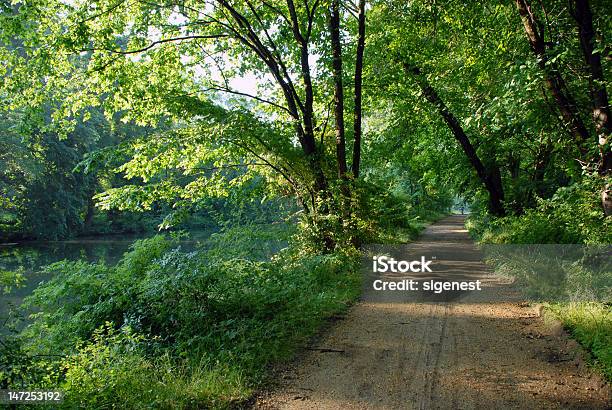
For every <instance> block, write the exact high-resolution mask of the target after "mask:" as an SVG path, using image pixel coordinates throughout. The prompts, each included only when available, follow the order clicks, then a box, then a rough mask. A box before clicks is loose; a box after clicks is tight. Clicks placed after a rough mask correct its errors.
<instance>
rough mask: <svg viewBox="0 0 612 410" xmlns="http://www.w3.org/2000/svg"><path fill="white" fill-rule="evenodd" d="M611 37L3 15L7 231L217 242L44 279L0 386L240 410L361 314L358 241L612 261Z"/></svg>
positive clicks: (514, 5) (437, 11)
mask: <svg viewBox="0 0 612 410" xmlns="http://www.w3.org/2000/svg"><path fill="white" fill-rule="evenodd" d="M610 24H612V22H611V19H610V18H609V10H608V8H607V4H606V2H604V1H585V0H572V1H569V2H568V1H565V0H547V1H538V2H531V1H527V0H516V1H514V2H500V1H497V0H486V1H481V2H465V1H458V0H444V1H440V0H436V1H432V0H415V1H410V2H407V1H399V0H375V1H365V0H355V1H344V0H343V1H341V0H305V1H300V2H295V1H293V0H267V1H256V0H236V1H233V0H206V1H195V0H180V1H158V2H150V1H122V0H96V1H80V0H77V1H70V2H63V1H58V0H22V1H17V2H9V1H6V0H0V26H1V27H2V29H1V31H0V43H1V45H2V47H0V58H1V59H2V61H3V64H2V65H1V67H0V78H1V79H2V82H1V83H0V96H1V97H2V114H1V117H0V118H1V120H0V132H1V138H2V139H1V140H0V144H1V148H2V151H1V153H0V161H2V165H3V166H2V170H1V175H0V190H1V192H2V202H0V212H1V213H0V218H1V219H0V224H1V225H0V227H1V229H2V235H3V238H6V237H11V236H12V237H40V238H61V237H67V236H70V235H77V234H81V233H87V232H103V231H105V229H106V231H109V230H110V231H126V230H129V229H134V227H135V226H147V227H151V226H153V225H155V226H158V227H160V228H163V229H169V228H173V227H181V224H190V223H191V224H197V223H196V222H194V221H200V222H202V221H204V222H203V223H204V224H207V223H210V222H211V221H213V222H214V225H215V226H216V227H217V228H220V227H222V229H221V232H220V233H218V234H216V235H213V236H212V237H211V238H210V240H209V241H208V242H207V243H206V245H205V249H200V250H197V251H194V252H186V251H183V250H181V248H180V247H179V245H178V244H177V243H176V242H175V241H174V239H168V238H165V239H164V238H162V237H154V238H150V239H146V240H143V241H140V242H137V243H136V244H135V245H134V246H133V248H132V250H131V251H130V252H128V253H126V254H125V255H124V257H123V259H122V260H121V261H120V262H119V263H118V264H117V265H116V266H107V265H106V264H104V263H102V262H99V263H93V264H89V263H85V262H83V261H78V262H68V261H67V262H61V263H59V264H55V265H52V266H51V267H49V268H47V271H48V272H50V273H52V274H53V276H54V278H55V279H53V280H51V281H50V282H49V283H47V284H45V285H43V286H42V287H40V288H39V289H37V291H36V292H35V293H34V295H32V297H30V298H29V299H28V300H27V302H26V309H27V308H31V309H37V311H38V313H37V314H36V315H34V316H32V317H30V320H31V323H29V324H27V325H25V324H23V323H21V322H19V319H15V320H16V322H14V328H15V331H16V333H15V334H13V335H11V336H9V337H10V340H8V339H7V340H8V341H10V343H8V342H7V341H5V342H2V344H0V346H2V349H4V350H3V352H4V353H5V355H4V357H5V359H4V361H0V387H6V386H8V385H16V384H20V385H27V386H36V387H49V386H56V387H57V386H59V387H61V388H62V389H64V390H65V391H66V392H67V406H79V405H83V403H82V402H79V400H82V398H83V397H88V398H90V399H91V400H93V399H95V400H96V404H97V405H99V407H102V408H105V407H111V406H113V405H118V404H119V405H127V406H128V407H138V406H145V407H146V406H149V405H150V406H154V407H162V408H163V407H170V406H172V405H174V406H175V407H182V408H190V407H191V408H193V407H201V406H213V407H227V406H230V405H231V404H232V403H235V402H239V401H243V400H245V399H247V398H248V397H249V395H250V394H251V392H252V389H253V388H255V387H257V386H258V385H260V383H261V382H262V380H264V378H265V369H266V368H267V367H268V366H269V365H270V364H271V363H274V362H276V361H278V360H281V359H285V358H287V357H290V354H291V352H292V351H293V350H294V349H295V347H296V346H297V345H299V343H301V342H303V341H304V340H305V339H306V338H307V337H308V336H309V335H312V333H313V332H314V331H315V330H316V329H317V327H318V326H319V325H320V324H321V322H322V321H323V320H324V318H325V317H328V316H330V315H333V314H335V313H337V312H340V311H342V310H343V309H345V308H346V306H347V305H348V304H349V303H351V302H352V301H354V300H355V298H356V296H357V294H358V289H359V279H358V277H357V275H356V268H355V267H356V261H357V259H358V249H359V245H360V244H362V243H364V242H397V241H401V240H409V239H410V238H413V237H414V236H415V235H416V233H417V232H418V229H419V227H420V226H422V223H423V222H424V221H428V220H433V219H435V218H436V217H438V216H439V215H441V214H443V213H445V212H448V211H449V209H450V208H451V205H452V204H453V203H454V202H457V201H460V202H462V203H463V202H466V203H468V204H469V207H470V209H471V210H472V216H471V218H472V220H471V222H470V226H471V227H472V232H473V233H474V234H475V235H477V236H478V238H479V239H480V240H482V241H489V242H496V243H579V244H585V243H604V244H605V243H610V240H611V234H610V232H611V230H610V227H611V224H612V216H611V215H610V214H611V212H612V210H611V207H612V200H611V198H610V186H611V185H610V177H611V171H610V167H611V166H612V164H611V162H612V159H611V158H612V153H611V150H610V130H611V126H610V121H611V120H610V112H609V111H610V109H609V98H608V94H607V85H608V83H607V79H608V78H609V76H610V61H611V60H612V58H611V54H610V47H609V43H608V41H609V37H610V32H611V30H610V28H611V27H610ZM94 205H96V208H95V209H94ZM136 215H145V217H146V218H148V219H146V220H144V221H142V220H139V219H138V218H141V217H142V216H141V217H138V216H136ZM96 218H97V225H96ZM122 218H124V219H123V220H124V222H121V220H122ZM198 218H199V219H198ZM281 220H282V221H283V223H279V221H281ZM257 221H259V222H264V223H266V224H267V225H264V227H263V228H262V227H261V226H259V225H254V224H253V222H257ZM105 226H106V228H104V227H105ZM183 226H184V225H183ZM260 243H261V244H265V246H262V248H265V249H263V250H262V249H256V247H255V245H256V244H260ZM267 245H270V246H269V247H268V246H267ZM281 248H282V250H280V249H281ZM0 273H2V274H3V276H1V277H0V279H1V281H0V284H1V285H6V286H10V285H11V284H12V283H11V277H10V275H8V274H6V273H5V272H2V271H0ZM283 283H285V284H286V283H290V286H289V287H286V286H283V285H282V284H283ZM599 302H601V303H600V304H599V305H598V306H599V308H601V309H600V310H601V311H605V310H606V309H605V304H602V303H605V302H606V301H603V302H602V301H599ZM608 302H609V301H608ZM602 306H604V308H602ZM295 312H299V314H296V313H295ZM26 313H27V310H22V314H26ZM18 323H21V324H18ZM194 323H197V326H195V325H194ZM20 327H24V330H20V331H17V329H19V328H20ZM263 335H266V336H269V338H270V340H271V342H270V343H271V346H272V347H269V348H266V346H264V345H263V344H262V343H263V342H261V340H262V339H263ZM605 337H607V336H605V335H604V336H602V337H599V336H598V338H595V339H594V340H598V341H599V340H605ZM0 341H1V340H0ZM597 343H599V342H597ZM604 350H605V349H604ZM604 356H605V355H604ZM88 369H89V370H88ZM92 369H93V370H92ZM168 374H177V375H178V376H177V377H176V378H173V380H169V379H168ZM102 381H103V382H102ZM150 386H156V387H159V389H157V390H156V389H153V390H151V388H150ZM134 391H139V392H143V395H142V396H137V395H134V394H133V392H134ZM185 391H189V392H190V394H189V395H188V396H185V395H184V392H185ZM137 397H141V399H139V400H141V402H139V403H135V402H134V401H133V400H136V398H137Z"/></svg>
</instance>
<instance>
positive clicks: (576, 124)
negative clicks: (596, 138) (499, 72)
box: [516, 0, 589, 155]
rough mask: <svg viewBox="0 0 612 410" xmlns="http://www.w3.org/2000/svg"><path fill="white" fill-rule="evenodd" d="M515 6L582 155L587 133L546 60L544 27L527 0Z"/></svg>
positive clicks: (555, 69)
mask: <svg viewBox="0 0 612 410" xmlns="http://www.w3.org/2000/svg"><path fill="white" fill-rule="evenodd" d="M516 6H517V9H518V12H519V14H520V16H521V20H522V21H523V26H524V27H525V33H526V34H527V39H528V40H529V45H530V46H531V49H532V50H533V52H534V54H535V55H536V57H537V59H538V65H539V66H540V69H541V70H542V72H543V73H544V80H545V82H546V86H547V87H548V90H549V91H550V93H551V94H552V96H553V98H554V100H555V102H556V104H557V107H558V108H559V112H560V113H561V116H562V117H563V120H564V121H565V123H567V125H568V126H569V128H570V131H571V132H572V135H573V136H574V138H575V140H576V144H577V146H578V148H579V149H580V152H581V153H582V154H583V155H584V154H586V153H587V151H588V149H587V148H586V143H587V142H588V140H589V131H588V130H587V128H586V127H585V125H584V122H583V121H582V119H581V118H580V114H579V112H578V109H577V107H576V103H575V102H574V99H573V97H572V96H571V95H570V93H569V91H568V89H567V87H566V85H565V81H564V79H563V77H562V76H561V73H560V71H559V68H558V67H557V65H556V64H554V63H553V62H551V61H550V59H549V58H548V55H547V53H546V43H545V41H544V26H543V25H542V23H541V22H540V21H538V20H537V19H536V17H535V15H534V14H533V13H532V10H531V6H530V5H529V2H528V0H516Z"/></svg>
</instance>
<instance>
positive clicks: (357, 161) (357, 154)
mask: <svg viewBox="0 0 612 410" xmlns="http://www.w3.org/2000/svg"><path fill="white" fill-rule="evenodd" d="M357 18H358V34H357V53H356V55H355V113H354V123H353V130H354V134H355V138H354V141H353V162H352V171H353V176H354V177H355V179H357V178H359V167H360V165H361V133H362V130H361V117H362V115H361V92H362V82H363V76H362V75H363V53H364V50H365V28H366V21H365V0H359V15H358V16H357Z"/></svg>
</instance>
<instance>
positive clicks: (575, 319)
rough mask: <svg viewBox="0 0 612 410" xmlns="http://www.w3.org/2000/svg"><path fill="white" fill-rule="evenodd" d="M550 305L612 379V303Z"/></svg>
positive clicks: (605, 374)
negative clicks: (611, 306) (611, 305)
mask: <svg viewBox="0 0 612 410" xmlns="http://www.w3.org/2000/svg"><path fill="white" fill-rule="evenodd" d="M548 308H549V309H550V311H552V313H553V314H554V315H555V316H556V317H557V318H558V319H559V320H560V321H561V322H562V323H563V325H564V326H565V327H566V329H568V330H569V332H570V333H571V334H572V336H573V337H574V338H576V340H577V341H578V342H579V343H580V344H582V345H583V346H584V347H585V348H586V349H587V350H588V351H589V352H591V355H592V357H593V361H594V364H595V365H596V366H597V367H599V368H600V369H601V370H602V373H603V375H604V377H606V379H607V380H608V381H612V312H611V311H610V305H609V304H608V305H606V304H604V303H595V302H590V303H588V302H584V303H571V304H553V305H549V306H548Z"/></svg>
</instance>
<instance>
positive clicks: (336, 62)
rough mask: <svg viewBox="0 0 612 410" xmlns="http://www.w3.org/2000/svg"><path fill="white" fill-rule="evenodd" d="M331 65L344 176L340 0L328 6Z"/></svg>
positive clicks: (338, 148)
mask: <svg viewBox="0 0 612 410" xmlns="http://www.w3.org/2000/svg"><path fill="white" fill-rule="evenodd" d="M329 31H330V35H331V48H332V57H333V60H332V67H333V78H334V118H335V120H336V161H337V166H338V177H339V178H340V179H345V178H346V172H347V165H346V140H345V136H344V87H343V84H342V44H341V42H340V1H339V0H333V1H332V3H331V8H330V16H329Z"/></svg>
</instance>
